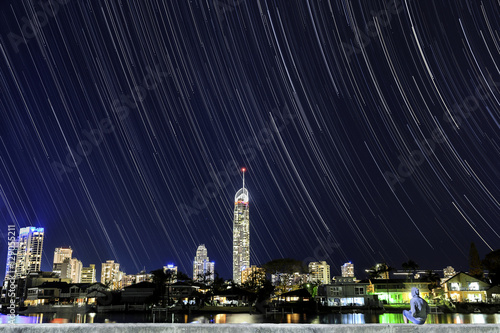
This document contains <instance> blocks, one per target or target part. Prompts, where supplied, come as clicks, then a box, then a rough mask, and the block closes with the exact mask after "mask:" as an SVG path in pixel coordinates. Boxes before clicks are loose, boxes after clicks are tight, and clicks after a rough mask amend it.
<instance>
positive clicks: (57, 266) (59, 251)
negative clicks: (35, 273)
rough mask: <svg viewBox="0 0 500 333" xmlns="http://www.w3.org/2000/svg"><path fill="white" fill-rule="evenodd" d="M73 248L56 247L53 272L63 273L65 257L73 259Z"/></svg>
mask: <svg viewBox="0 0 500 333" xmlns="http://www.w3.org/2000/svg"><path fill="white" fill-rule="evenodd" d="M72 256H73V250H72V249H71V247H69V246H68V247H56V248H55V250H54V261H53V263H52V272H54V273H57V274H59V275H61V266H62V264H63V262H64V259H71V258H72Z"/></svg>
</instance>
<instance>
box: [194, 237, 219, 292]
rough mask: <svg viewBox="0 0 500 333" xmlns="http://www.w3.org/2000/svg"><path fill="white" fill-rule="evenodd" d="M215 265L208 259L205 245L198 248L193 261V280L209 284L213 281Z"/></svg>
mask: <svg viewBox="0 0 500 333" xmlns="http://www.w3.org/2000/svg"><path fill="white" fill-rule="evenodd" d="M214 272H215V263H214V262H210V260H209V259H208V252H207V248H206V247H205V244H201V245H200V246H198V249H197V250H196V256H195V257H194V261H193V280H194V281H204V282H208V283H211V282H213V281H214Z"/></svg>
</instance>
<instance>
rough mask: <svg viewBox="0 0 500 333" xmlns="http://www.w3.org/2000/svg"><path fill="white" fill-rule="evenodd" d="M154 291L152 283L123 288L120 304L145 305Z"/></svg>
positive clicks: (141, 283) (145, 282)
mask: <svg viewBox="0 0 500 333" xmlns="http://www.w3.org/2000/svg"><path fill="white" fill-rule="evenodd" d="M154 291H155V284H154V283H152V282H147V281H144V282H140V283H136V284H132V285H130V286H127V287H125V288H123V290H122V297H121V302H122V303H125V304H145V303H146V301H147V299H148V298H150V297H151V296H152V295H153V294H154Z"/></svg>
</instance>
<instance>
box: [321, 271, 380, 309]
mask: <svg viewBox="0 0 500 333" xmlns="http://www.w3.org/2000/svg"><path fill="white" fill-rule="evenodd" d="M368 285H369V282H368V281H367V280H365V281H356V280H355V278H354V277H340V276H336V277H334V279H333V281H332V283H331V284H325V285H322V286H319V287H318V295H317V296H316V300H318V301H319V302H320V304H321V305H324V306H364V305H375V304H378V299H377V296H376V295H375V296H374V295H369V294H368V293H367V291H368Z"/></svg>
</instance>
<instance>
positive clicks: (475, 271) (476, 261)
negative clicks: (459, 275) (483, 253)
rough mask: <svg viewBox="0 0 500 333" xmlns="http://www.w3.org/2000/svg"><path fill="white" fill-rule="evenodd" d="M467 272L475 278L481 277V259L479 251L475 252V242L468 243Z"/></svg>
mask: <svg viewBox="0 0 500 333" xmlns="http://www.w3.org/2000/svg"><path fill="white" fill-rule="evenodd" d="M469 274H470V275H472V276H474V277H476V278H482V277H483V268H482V267H481V259H480V258H479V252H477V248H476V244H474V242H472V243H470V250H469Z"/></svg>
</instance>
